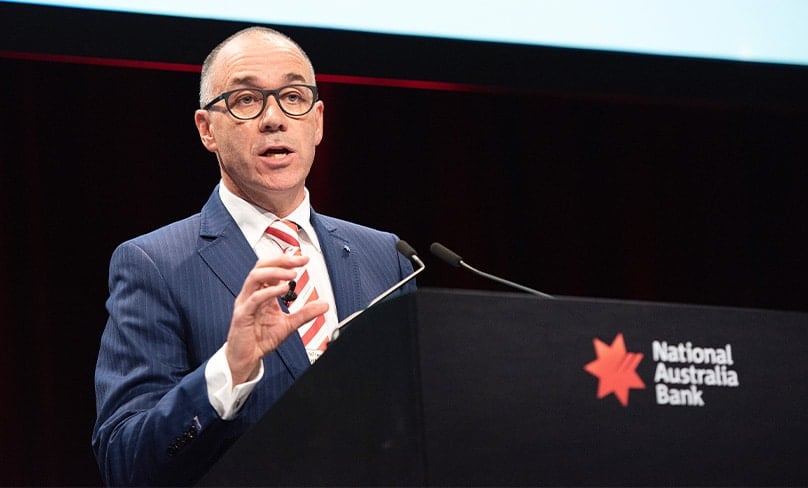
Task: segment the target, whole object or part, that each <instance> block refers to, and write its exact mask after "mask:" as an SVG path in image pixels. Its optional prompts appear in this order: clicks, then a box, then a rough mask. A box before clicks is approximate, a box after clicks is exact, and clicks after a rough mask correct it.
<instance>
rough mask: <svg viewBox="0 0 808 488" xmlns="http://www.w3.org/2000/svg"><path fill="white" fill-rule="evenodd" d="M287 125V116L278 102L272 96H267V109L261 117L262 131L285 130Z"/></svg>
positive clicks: (265, 108)
mask: <svg viewBox="0 0 808 488" xmlns="http://www.w3.org/2000/svg"><path fill="white" fill-rule="evenodd" d="M285 124H286V114H285V113H283V110H281V107H280V105H279V104H278V100H277V99H276V98H275V97H274V96H272V95H267V103H266V107H264V113H263V115H261V130H262V131H270V132H272V131H278V130H285V129H286V125H285Z"/></svg>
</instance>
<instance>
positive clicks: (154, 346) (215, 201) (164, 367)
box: [93, 188, 414, 485]
mask: <svg viewBox="0 0 808 488" xmlns="http://www.w3.org/2000/svg"><path fill="white" fill-rule="evenodd" d="M311 222H312V225H313V226H314V229H315V231H316V233H317V237H318V239H319V241H320V244H321V248H322V251H323V255H324V257H325V262H326V265H327V267H328V272H329V276H330V277H331V283H332V286H333V291H334V298H335V300H336V305H337V312H338V316H339V319H340V320H342V319H343V318H344V317H346V316H347V315H350V314H351V313H353V312H354V311H356V310H359V309H361V308H363V307H364V306H366V305H367V304H368V303H369V302H370V301H371V300H372V299H373V298H375V297H376V296H377V295H379V294H380V293H382V292H383V291H384V290H386V289H387V288H389V287H390V286H392V285H393V284H394V283H396V282H398V281H399V280H401V279H402V278H403V277H405V276H406V275H408V274H409V273H411V272H412V265H411V264H410V262H409V261H408V260H407V259H405V258H403V257H402V256H401V255H400V254H399V253H398V252H397V251H396V248H395V245H396V242H397V237H396V236H394V235H393V234H390V233H385V232H380V231H377V230H373V229H369V228H367V227H362V226H359V225H356V224H352V223H349V222H346V221H343V220H339V219H334V218H331V217H326V216H323V215H318V214H316V213H315V212H314V211H312V215H311ZM256 259H257V258H256V255H255V252H254V251H253V250H252V248H251V247H250V246H249V244H248V243H247V241H246V239H245V238H244V236H243V234H242V233H241V231H240V230H239V228H238V226H237V225H236V222H235V221H234V220H233V218H232V217H231V216H230V214H229V213H228V212H227V210H226V209H225V207H224V205H223V204H222V202H221V200H220V199H219V194H218V188H217V189H216V190H215V191H214V192H213V194H212V195H211V197H210V199H209V200H208V202H207V204H206V205H205V206H204V207H203V209H202V211H201V213H199V214H197V215H194V216H192V217H189V218H187V219H185V220H182V221H179V222H176V223H174V224H171V225H168V226H166V227H163V228H161V229H159V230H156V231H154V232H152V233H149V234H146V235H144V236H140V237H138V238H135V239H133V240H131V241H128V242H126V243H124V244H122V245H120V246H119V247H118V248H117V249H116V250H115V252H114V253H113V256H112V259H111V262H110V274H109V290H110V296H109V300H108V301H107V310H108V312H109V319H108V321H107V326H106V329H105V330H104V333H103V335H102V338H101V348H100V352H99V356H98V364H97V367H96V377H95V384H96V407H97V415H98V416H97V420H96V425H95V428H94V430H93V450H94V451H95V455H96V458H97V460H98V464H99V467H100V469H101V473H102V476H103V478H104V480H105V481H106V482H107V483H108V484H110V485H133V484H134V485H142V484H145V485H163V484H168V485H181V484H189V483H193V482H194V481H195V480H196V479H198V477H199V476H201V475H202V474H204V472H205V471H206V469H208V468H209V467H210V465H211V464H212V463H213V462H215V460H216V459H217V458H218V457H219V456H220V455H221V454H222V452H223V451H224V450H226V449H227V447H229V446H230V445H231V444H232V442H233V441H234V440H235V439H237V438H238V437H239V436H240V435H241V434H242V433H243V432H244V431H245V430H246V429H247V428H249V427H250V426H251V425H253V424H254V423H255V422H256V421H258V420H259V419H260V418H261V417H262V416H263V415H264V414H265V413H266V412H267V411H268V410H269V408H270V407H271V406H272V405H273V404H274V403H275V401H276V400H277V399H278V398H279V397H280V396H281V395H282V394H283V393H284V392H285V391H286V390H287V389H288V388H289V387H290V386H291V385H292V384H293V383H294V381H295V380H296V379H297V378H298V377H299V376H300V375H301V374H302V373H303V372H304V371H305V370H306V369H307V368H308V367H309V361H308V358H307V356H306V352H305V349H304V347H303V343H302V342H301V340H300V337H299V335H298V334H292V336H290V337H289V338H288V339H287V340H286V341H285V342H284V343H283V344H282V345H281V346H280V347H279V348H278V349H277V350H276V351H274V352H272V353H270V354H268V355H267V356H266V357H265V358H264V377H263V378H262V379H261V381H260V382H259V383H258V384H257V385H256V387H255V389H254V390H253V392H252V394H251V395H250V396H249V397H248V399H247V401H246V402H245V404H244V406H243V407H242V409H241V411H240V412H239V413H238V415H237V417H236V418H235V419H233V420H229V421H225V420H222V419H221V418H219V416H218V415H217V413H216V411H215V410H214V408H213V407H212V406H211V405H210V402H209V400H208V393H207V386H206V382H205V375H204V370H205V365H206V363H207V360H208V358H210V357H211V356H212V355H213V353H214V352H216V351H217V350H218V349H219V348H220V347H221V346H222V344H224V342H225V340H226V338H227V331H228V329H229V326H230V319H231V316H232V312H233V302H234V300H235V297H236V295H237V294H238V293H239V291H240V290H241V286H242V283H243V281H244V278H245V277H246V276H247V274H248V272H249V271H250V270H251V269H252V267H253V266H254V264H255V262H256ZM413 286H414V285H413ZM283 441H284V440H283V439H278V442H283Z"/></svg>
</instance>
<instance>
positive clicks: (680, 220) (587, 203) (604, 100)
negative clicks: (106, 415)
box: [0, 4, 808, 485]
mask: <svg viewBox="0 0 808 488" xmlns="http://www.w3.org/2000/svg"><path fill="white" fill-rule="evenodd" d="M243 26H244V25H243V24H239V23H233V22H214V21H204V20H191V19H176V18H159V17H150V16H141V15H127V14H115V13H109V12H92V11H82V10H62V9H56V8H47V7H33V6H27V5H12V4H0V40H1V41H2V45H0V73H2V76H0V95H1V96H2V105H0V106H2V108H3V113H2V116H0V121H1V122H0V124H2V126H0V134H2V144H0V175H1V176H0V225H2V231H0V236H2V237H0V264H2V265H1V266H0V317H2V318H0V320H1V321H2V322H1V323H2V332H1V333H2V341H0V343H2V350H0V368H1V369H0V378H1V379H2V384H0V386H1V387H2V388H3V390H4V391H5V392H6V399H5V401H4V402H3V407H2V408H3V411H2V413H3V415H2V419H3V420H2V430H1V431H0V438H1V439H2V442H0V446H2V447H0V452H1V453H2V460H3V462H2V464H3V467H2V468H0V469H2V476H0V484H5V485H9V484H13V485H96V484H98V483H99V482H100V478H99V476H98V474H97V469H96V467H95V464H94V461H93V458H92V453H91V449H90V433H91V429H92V423H93V420H94V416H95V412H94V396H93V391H92V374H93V368H94V363H95V356H96V353H97V347H98V339H99V336H100V333H101V330H102V329H103V326H104V322H105V319H106V312H105V310H104V300H105V299H106V272H107V265H108V259H109V256H110V253H111V252H112V250H113V249H114V247H115V246H116V245H117V244H118V243H120V242H121V241H123V240H125V239H127V238H130V237H133V236H135V235H137V234H140V233H143V232H146V231H149V230H151V229H154V228H156V227H158V226H161V225H164V224H166V223H169V222H171V221H173V220H176V219H178V218H181V217H184V216H187V215H189V214H191V213H195V212H197V211H198V210H199V208H200V207H201V205H202V204H203V203H204V201H205V199H206V198H207V196H208V194H209V193H210V191H211V189H212V187H213V185H214V184H215V183H216V182H217V180H218V172H217V168H216V165H215V160H214V158H213V156H212V155H210V154H208V153H207V152H206V151H205V150H204V149H203V148H202V146H201V144H200V143H199V141H198V137H197V134H196V131H195V128H194V125H193V118H192V116H193V111H194V109H195V108H196V105H197V90H198V88H197V82H198V80H197V78H198V65H199V64H201V61H202V59H203V58H204V56H205V54H206V53H207V51H208V50H209V49H210V48H211V47H212V46H213V45H214V44H215V43H216V42H218V41H219V40H221V39H223V38H224V37H225V36H227V35H229V34H230V33H232V32H234V31H235V30H237V29H238V28H241V27H243ZM281 29H282V30H284V31H285V32H287V33H289V34H291V35H292V36H293V37H294V38H296V39H297V40H298V41H299V42H300V43H301V44H302V45H303V46H304V47H305V48H306V50H307V51H308V53H309V55H310V56H311V58H312V60H313V61H314V63H315V66H316V67H317V69H318V72H319V73H321V77H320V86H321V93H322V98H323V99H324V100H325V103H326V131H325V132H326V136H325V140H324V142H323V144H322V145H321V147H320V148H319V150H318V156H317V162H316V163H315V168H314V170H313V174H312V175H311V178H310V184H309V187H310V189H311V191H312V198H313V203H314V205H315V208H316V209H317V210H318V211H320V212H322V213H326V214H331V215H335V216H340V217H343V218H348V219H351V220H355V221H358V222H361V223H364V224H367V225H370V226H374V227H379V228H383V229H387V230H390V231H393V232H396V233H397V234H398V235H399V236H401V237H402V238H404V239H406V240H407V241H409V242H410V243H411V244H412V245H413V246H414V247H415V248H416V249H417V250H419V251H420V253H421V254H422V255H423V256H424V259H425V260H426V261H427V265H428V266H429V269H428V270H427V271H426V272H425V273H424V274H422V275H421V277H419V284H420V285H421V286H441V287H458V288H475V289H494V290H500V289H502V288H500V287H498V286H496V285H493V284H491V283H488V282H486V281H484V280H482V279H481V278H477V277H475V276H473V275H470V274H466V273H464V272H462V271H461V270H457V269H454V268H450V267H448V266H447V265H444V264H443V263H440V262H438V261H437V260H435V259H432V258H430V257H428V256H426V255H427V254H428V251H427V249H428V246H429V244H430V243H431V242H433V241H441V242H442V243H444V244H445V245H447V246H449V247H450V248H453V249H455V250H456V251H458V252H459V253H460V254H461V255H463V257H464V258H465V260H466V261H467V262H469V263H470V264H472V265H475V266H477V267H479V268H483V269H485V270H486V271H489V272H491V273H494V274H497V275H500V276H504V277H507V278H509V279H511V280H514V281H517V282H520V283H523V284H526V285H528V286H532V287H534V288H538V289H541V290H543V291H546V292H548V293H553V294H559V295H572V296H591V297H609V298H619V299H637V300H653V301H664V302H687V303H698V304H712V305H723V306H739V307H756V308H771V309H789V310H808V305H806V303H805V301H804V300H803V296H805V294H806V292H808V285H806V284H805V280H804V279H803V277H804V276H805V274H806V271H808V261H807V260H806V259H805V258H804V257H803V252H802V251H803V249H804V248H805V247H806V244H808V234H807V233H806V226H805V224H804V220H805V216H806V211H807V210H808V196H806V192H805V190H804V189H805V188H806V186H807V185H806V184H808V174H807V173H806V170H805V168H804V164H805V162H806V161H808V146H806V144H805V137H806V129H808V123H807V122H808V95H806V93H808V91H806V90H805V87H806V86H808V68H805V67H794V66H782V65H765V64H753V63H736V62H724V61H706V60H695V59H686V58H672V57H654V56H640V55H629V54H618V53H599V52H591V51H583V50H567V49H551V48H542V47H529V46H519V45H503V44H483V43H474V42H464V41H448V40H437V39H425V38H406V37H398V36H384V35H369V34H359V33H348V32H339V31H329V30H322V29H302V28H281ZM402 80H416V81H417V82H416V83H411V85H412V86H411V87H402V86H401V85H404V84H407V83H405V82H404V81H402ZM424 82H436V83H437V84H432V85H430V84H428V83H424ZM453 84H456V85H453Z"/></svg>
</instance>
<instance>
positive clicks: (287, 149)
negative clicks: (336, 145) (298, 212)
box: [196, 34, 323, 217]
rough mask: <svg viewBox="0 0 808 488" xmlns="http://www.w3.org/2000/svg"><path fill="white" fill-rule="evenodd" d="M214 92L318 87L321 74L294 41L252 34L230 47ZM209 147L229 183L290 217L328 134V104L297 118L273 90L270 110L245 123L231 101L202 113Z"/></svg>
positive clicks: (215, 72)
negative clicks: (232, 112)
mask: <svg viewBox="0 0 808 488" xmlns="http://www.w3.org/2000/svg"><path fill="white" fill-rule="evenodd" d="M210 76H211V81H212V86H213V90H214V96H217V95H218V94H219V93H222V92H225V91H229V90H233V89H236V88H261V89H277V88H280V87H282V86H285V85H289V84H293V83H304V84H308V85H313V84H314V73H313V72H312V70H311V68H310V65H309V64H308V63H307V62H306V59H305V58H304V57H303V55H302V54H301V53H300V51H299V50H298V49H297V48H296V47H295V46H294V45H293V44H291V43H289V42H288V41H286V40H284V39H282V38H278V37H271V36H268V35H265V34H251V35H245V36H242V37H240V38H237V39H235V40H233V41H231V42H230V43H229V44H227V45H226V46H225V47H224V48H223V49H222V50H221V51H220V52H219V55H218V57H217V58H216V60H215V62H214V65H213V67H212V70H211V72H210ZM196 124H197V128H198V129H199V134H200V137H201V138H202V142H203V144H204V145H205V147H206V148H207V149H208V150H209V151H211V152H214V153H216V155H217V158H218V160H219V165H220V167H221V172H222V181H223V182H224V184H225V185H227V188H228V189H229V190H230V191H232V192H233V193H235V194H236V195H239V196H240V197H242V198H244V199H245V200H247V201H249V202H252V203H254V204H256V205H258V206H260V207H262V208H265V209H266V210H269V211H271V212H273V213H275V214H276V215H278V216H280V217H284V216H285V215H286V214H288V212H290V211H291V210H292V209H293V208H294V207H295V206H297V205H298V204H299V203H300V202H301V201H302V199H303V195H304V185H305V181H306V177H307V176H308V174H309V170H310V169H311V165H312V163H313V162H314V153H315V147H316V146H317V145H318V144H319V143H320V141H321V140H322V137H323V103H322V102H321V101H318V102H316V104H315V106H314V108H313V109H312V110H311V111H310V112H309V113H307V114H306V115H303V116H300V117H291V116H288V115H286V114H285V113H283V112H282V111H281V109H280V107H278V104H277V100H276V99H275V98H274V97H272V96H271V95H270V96H268V98H267V106H266V108H265V109H264V112H263V113H261V115H259V116H258V117H257V118H255V119H252V120H238V119H236V118H234V117H233V116H232V115H230V113H229V112H228V111H227V108H226V106H225V103H224V101H223V100H222V101H220V102H218V103H216V104H215V105H214V106H213V107H211V109H210V110H209V111H205V110H199V111H197V113H196Z"/></svg>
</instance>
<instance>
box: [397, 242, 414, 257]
mask: <svg viewBox="0 0 808 488" xmlns="http://www.w3.org/2000/svg"><path fill="white" fill-rule="evenodd" d="M396 250H397V251H398V252H400V253H401V254H402V255H403V256H404V257H405V258H407V259H412V257H413V256H415V255H416V254H418V253H416V252H415V249H413V248H412V246H410V245H409V244H408V243H407V241H404V240H399V241H398V242H396Z"/></svg>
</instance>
